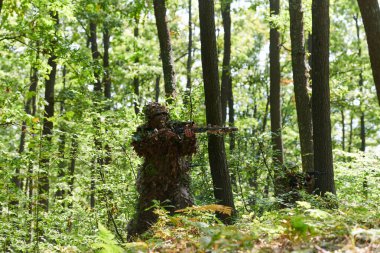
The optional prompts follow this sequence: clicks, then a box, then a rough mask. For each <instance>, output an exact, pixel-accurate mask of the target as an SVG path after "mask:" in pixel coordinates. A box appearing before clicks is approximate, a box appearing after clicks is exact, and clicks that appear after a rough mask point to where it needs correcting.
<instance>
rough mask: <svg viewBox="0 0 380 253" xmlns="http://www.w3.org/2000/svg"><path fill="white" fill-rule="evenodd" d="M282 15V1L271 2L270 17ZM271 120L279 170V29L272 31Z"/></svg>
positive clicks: (281, 149) (270, 53)
mask: <svg viewBox="0 0 380 253" xmlns="http://www.w3.org/2000/svg"><path fill="white" fill-rule="evenodd" d="M279 14H280V1H279V0H270V15H271V16H273V15H279ZM269 58H270V119H271V132H272V149H273V163H274V165H275V167H276V168H277V169H279V168H281V166H282V165H283V163H284V151H283V144H282V132H281V128H282V126H281V86H280V79H281V70H280V33H279V32H278V30H277V28H273V27H272V28H271V29H270V46H269Z"/></svg>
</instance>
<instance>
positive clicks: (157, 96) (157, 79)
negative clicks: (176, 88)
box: [154, 75, 161, 103]
mask: <svg viewBox="0 0 380 253" xmlns="http://www.w3.org/2000/svg"><path fill="white" fill-rule="evenodd" d="M160 79H161V75H158V76H157V77H156V85H155V86H156V87H155V89H154V92H155V96H154V101H156V102H157V103H158V100H159V98H160Z"/></svg>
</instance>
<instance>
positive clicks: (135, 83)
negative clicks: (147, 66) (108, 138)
mask: <svg viewBox="0 0 380 253" xmlns="http://www.w3.org/2000/svg"><path fill="white" fill-rule="evenodd" d="M135 23H136V26H135V28H134V29H133V36H134V37H135V40H136V41H137V38H138V37H139V19H138V17H135ZM137 50H138V48H137V42H136V45H135V60H134V63H135V64H136V65H137V64H138V63H139V61H140V59H139V57H138V53H137ZM133 91H134V93H135V101H134V102H133V105H134V108H135V114H138V113H139V112H140V107H139V97H140V79H139V77H138V73H137V74H136V75H135V77H134V78H133Z"/></svg>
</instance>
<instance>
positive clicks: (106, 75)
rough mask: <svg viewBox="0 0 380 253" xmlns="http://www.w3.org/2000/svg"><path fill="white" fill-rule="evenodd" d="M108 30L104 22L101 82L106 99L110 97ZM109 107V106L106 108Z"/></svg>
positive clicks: (109, 44)
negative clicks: (102, 74) (102, 73)
mask: <svg viewBox="0 0 380 253" xmlns="http://www.w3.org/2000/svg"><path fill="white" fill-rule="evenodd" d="M110 37H111V34H110V30H109V28H108V27H107V25H106V24H104V30H103V48H104V53H103V71H104V76H103V84H104V97H105V98H107V99H111V88H112V86H111V85H112V83H111V73H110V56H109V49H110V46H111V43H110ZM108 109H109V108H108Z"/></svg>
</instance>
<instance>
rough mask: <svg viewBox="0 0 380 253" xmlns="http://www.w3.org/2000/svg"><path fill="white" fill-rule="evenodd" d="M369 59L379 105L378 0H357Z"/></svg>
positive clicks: (379, 28)
mask: <svg viewBox="0 0 380 253" xmlns="http://www.w3.org/2000/svg"><path fill="white" fill-rule="evenodd" d="M358 4H359V8H360V13H361V15H362V19H363V24H364V28H365V33H366V35H367V43H368V52H369V58H370V60H371V66H372V74H373V79H374V81H375V86H376V91H377V98H378V100H379V105H380V40H379V38H380V8H379V2H378V0H358Z"/></svg>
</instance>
